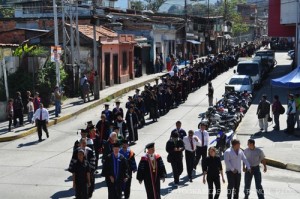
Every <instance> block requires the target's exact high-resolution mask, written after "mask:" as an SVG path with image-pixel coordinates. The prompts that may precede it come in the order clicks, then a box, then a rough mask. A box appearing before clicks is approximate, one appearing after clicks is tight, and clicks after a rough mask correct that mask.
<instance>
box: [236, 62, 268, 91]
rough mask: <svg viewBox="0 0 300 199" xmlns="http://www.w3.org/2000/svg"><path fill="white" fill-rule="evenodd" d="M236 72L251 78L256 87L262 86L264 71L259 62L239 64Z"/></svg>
mask: <svg viewBox="0 0 300 199" xmlns="http://www.w3.org/2000/svg"><path fill="white" fill-rule="evenodd" d="M236 72H237V74H238V75H248V76H250V77H251V79H252V83H253V86H254V87H259V86H261V83H262V78H263V73H264V71H263V69H262V67H261V63H260V61H259V60H249V61H241V62H239V63H238V65H237V71H236Z"/></svg>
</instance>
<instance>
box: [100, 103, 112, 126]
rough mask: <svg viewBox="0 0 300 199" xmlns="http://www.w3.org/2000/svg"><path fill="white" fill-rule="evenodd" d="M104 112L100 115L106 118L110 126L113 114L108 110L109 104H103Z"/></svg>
mask: <svg viewBox="0 0 300 199" xmlns="http://www.w3.org/2000/svg"><path fill="white" fill-rule="evenodd" d="M104 107H105V110H104V111H102V112H101V115H102V114H104V115H105V116H106V120H107V121H108V122H109V124H112V122H113V119H114V118H113V117H114V116H113V112H112V111H111V110H109V104H104Z"/></svg>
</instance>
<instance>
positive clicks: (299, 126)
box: [295, 93, 300, 129]
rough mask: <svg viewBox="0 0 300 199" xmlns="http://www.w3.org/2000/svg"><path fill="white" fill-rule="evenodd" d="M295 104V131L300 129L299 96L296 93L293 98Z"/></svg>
mask: <svg viewBox="0 0 300 199" xmlns="http://www.w3.org/2000/svg"><path fill="white" fill-rule="evenodd" d="M295 103H296V115H295V122H296V124H297V129H300V117H299V116H300V94H299V93H297V94H296V97H295Z"/></svg>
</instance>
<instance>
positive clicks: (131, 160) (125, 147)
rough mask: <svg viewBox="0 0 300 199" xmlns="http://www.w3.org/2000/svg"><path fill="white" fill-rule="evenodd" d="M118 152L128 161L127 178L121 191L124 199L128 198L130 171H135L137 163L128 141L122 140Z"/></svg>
mask: <svg viewBox="0 0 300 199" xmlns="http://www.w3.org/2000/svg"><path fill="white" fill-rule="evenodd" d="M120 154H122V155H123V156H124V157H125V158H126V160H127V163H128V180H127V181H126V182H124V185H123V189H122V190H123V191H124V197H125V199H128V198H130V189H131V180H132V173H135V172H136V171H137V164H136V161H135V153H134V152H133V151H132V150H131V149H130V148H129V141H128V140H126V139H124V140H122V148H121V149H120Z"/></svg>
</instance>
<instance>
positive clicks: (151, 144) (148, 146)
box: [145, 142, 155, 150]
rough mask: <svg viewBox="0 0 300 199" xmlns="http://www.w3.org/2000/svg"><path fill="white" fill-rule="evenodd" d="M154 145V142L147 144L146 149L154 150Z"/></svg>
mask: <svg viewBox="0 0 300 199" xmlns="http://www.w3.org/2000/svg"><path fill="white" fill-rule="evenodd" d="M154 144H155V143H154V142H151V143H149V144H147V145H146V147H145V150H146V149H152V148H154Z"/></svg>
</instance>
